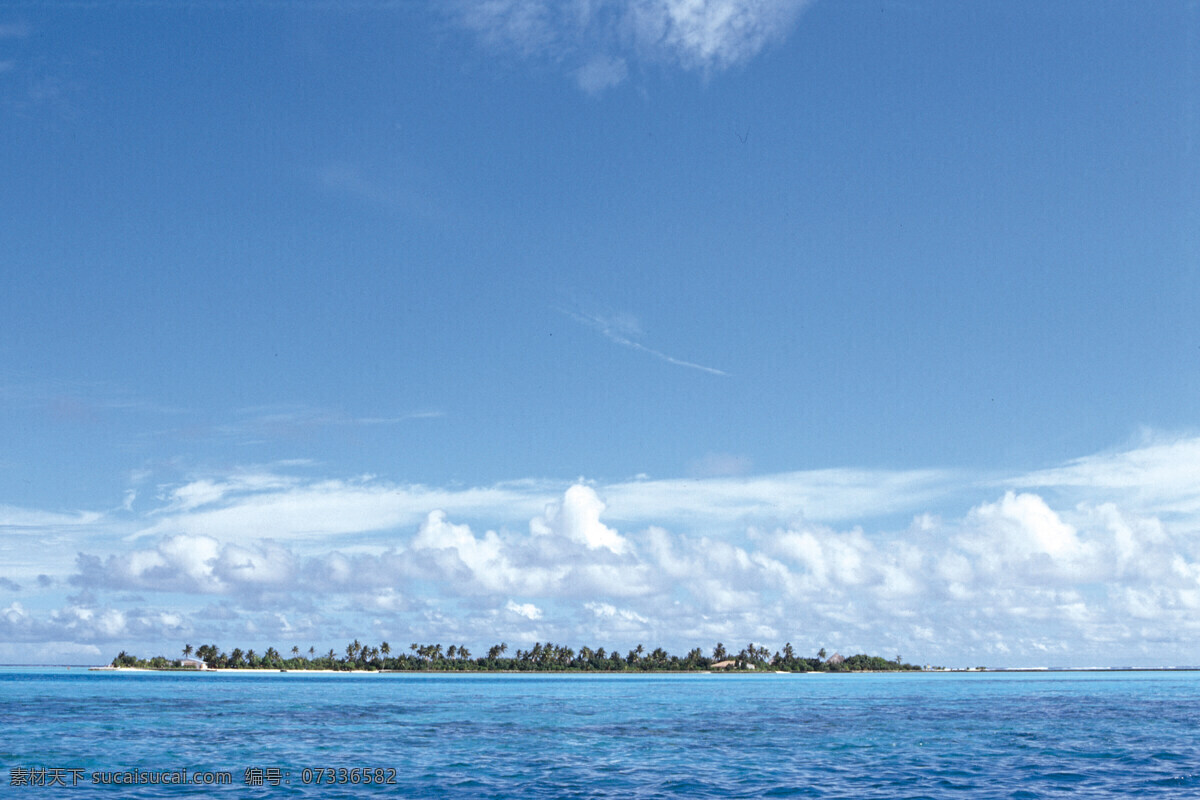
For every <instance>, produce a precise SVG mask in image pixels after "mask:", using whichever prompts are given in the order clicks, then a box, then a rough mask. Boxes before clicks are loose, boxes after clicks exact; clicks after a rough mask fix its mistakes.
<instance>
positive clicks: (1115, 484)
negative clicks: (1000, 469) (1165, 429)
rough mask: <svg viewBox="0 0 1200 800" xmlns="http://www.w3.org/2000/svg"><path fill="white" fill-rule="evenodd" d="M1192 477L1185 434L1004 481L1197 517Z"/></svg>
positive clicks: (1197, 488) (1197, 489)
mask: <svg viewBox="0 0 1200 800" xmlns="http://www.w3.org/2000/svg"><path fill="white" fill-rule="evenodd" d="M1197 475H1200V437H1194V436H1185V437H1176V438H1170V439H1162V440H1158V441H1153V440H1151V441H1148V442H1146V443H1144V444H1142V445H1140V446H1138V447H1134V448H1132V449H1128V450H1120V451H1113V452H1108V453H1097V454H1094V455H1090V456H1085V457H1084V458H1078V459H1075V460H1073V461H1070V462H1068V463H1067V464H1065V465H1063V466H1060V467H1054V468H1051V469H1045V470H1039V471H1036V472H1031V473H1027V474H1025V475H1020V476H1017V477H1015V478H1011V479H1009V480H1007V481H1006V483H1007V484H1008V485H1010V486H1013V487H1017V488H1019V487H1029V488H1052V489H1060V490H1066V491H1068V492H1073V493H1075V494H1077V495H1081V496H1085V497H1086V498H1088V499H1094V498H1096V497H1097V496H1099V497H1100V498H1102V499H1103V500H1112V501H1120V502H1121V504H1122V505H1123V506H1127V507H1130V508H1133V509H1136V510H1138V511H1139V512H1143V513H1151V514H1170V515H1186V516H1188V517H1191V518H1192V519H1193V521H1200V481H1198V480H1197V479H1196V476H1197Z"/></svg>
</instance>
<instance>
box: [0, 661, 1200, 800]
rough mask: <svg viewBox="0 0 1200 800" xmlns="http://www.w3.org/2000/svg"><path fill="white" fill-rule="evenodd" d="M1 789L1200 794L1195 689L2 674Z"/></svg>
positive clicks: (1113, 680) (1044, 680)
mask: <svg viewBox="0 0 1200 800" xmlns="http://www.w3.org/2000/svg"><path fill="white" fill-rule="evenodd" d="M0 768H2V769H3V771H4V772H3V775H2V776H0V796H3V797H30V798H34V797H58V796H61V797H71V798H81V799H82V798H86V797H94V796H104V797H144V798H160V797H184V796H201V797H204V796H211V797H239V798H241V797H246V798H257V797H263V798H285V797H312V798H338V797H364V796H376V795H385V796H390V797H404V798H477V797H478V798H560V797H562V798H593V797H594V798H601V797H604V798H608V797H613V798H616V797H620V798H743V797H745V798H749V797H753V798H759V797H800V798H1014V799H1015V798H1056V797H1071V798H1110V797H1111V798H1117V797H1162V798H1180V797H1200V673H1195V672H1119V673H1008V674H1005V673H979V674H960V673H952V674H928V673H921V674H874V675H864V674H859V675H826V674H806V675H775V674H770V675H577V674H575V675H487V674H484V675H479V674H477V675H446V674H421V675H413V674H385V675H329V674H303V673H295V672H289V673H286V674H284V673H278V672H273V673H253V674H178V673H169V672H162V673H160V672H88V671H86V670H83V669H80V668H73V669H65V668H0ZM176 780H187V781H194V782H197V783H193V784H192V785H186V786H185V785H179V784H176V783H169V782H168V783H163V781H176ZM151 781H155V782H154V783H151ZM224 781H228V782H227V783H225V782H224ZM50 784H53V785H50Z"/></svg>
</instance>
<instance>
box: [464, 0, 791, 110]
mask: <svg viewBox="0 0 1200 800" xmlns="http://www.w3.org/2000/svg"><path fill="white" fill-rule="evenodd" d="M807 4H808V0H568V1H567V2H561V0H459V2H458V3H457V4H456V5H455V9H456V10H457V14H458V19H459V21H460V22H461V23H462V24H463V25H465V26H466V27H467V28H469V29H470V30H473V31H475V32H476V33H477V34H478V35H479V37H480V38H481V40H482V41H483V42H484V43H485V44H487V45H488V46H490V47H492V48H495V49H499V50H505V51H511V52H514V53H516V54H517V55H519V56H521V57H523V58H542V59H547V60H549V61H551V62H553V63H560V64H581V65H582V66H578V67H576V68H575V69H574V72H575V74H576V78H577V80H578V81H579V84H580V86H581V87H582V88H584V89H585V90H588V91H596V90H598V89H602V88H607V87H608V86H612V85H615V84H616V83H619V82H620V81H621V80H623V79H624V77H625V74H626V72H627V70H628V66H627V63H628V62H637V63H646V64H666V65H670V66H674V67H678V68H682V69H685V70H692V71H697V72H701V73H705V74H707V73H712V72H716V71H719V70H723V69H727V68H729V67H731V66H734V65H736V64H740V63H743V62H745V61H747V60H749V59H751V58H753V57H754V56H756V55H758V53H760V52H761V51H762V50H763V48H765V47H766V46H767V45H769V44H771V43H773V42H778V41H780V40H782V39H783V38H785V37H786V36H787V35H788V33H790V32H791V30H792V28H793V26H794V24H795V22H796V19H797V17H798V16H799V14H800V12H801V11H802V10H803V8H804V7H805V6H806V5H807Z"/></svg>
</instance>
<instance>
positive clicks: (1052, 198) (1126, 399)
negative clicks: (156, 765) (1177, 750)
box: [0, 0, 1200, 665]
mask: <svg viewBox="0 0 1200 800" xmlns="http://www.w3.org/2000/svg"><path fill="white" fill-rule="evenodd" d="M1198 87H1200V15H1198V13H1197V10H1196V8H1195V6H1194V5H1189V4H1186V3H1165V4H1156V5H1154V6H1153V7H1147V6H1145V5H1144V4H1135V3H1106V4H1100V5H1096V4H1093V3H1083V2H1077V3H1076V2H1066V3H1058V4H1054V6H1053V7H1052V8H1045V7H1043V4H1037V3H1024V2H1015V3H1014V2H1006V3H972V4H966V5H958V4H946V3H897V2H875V3H865V2H863V3H859V2H831V1H826V2H821V1H820V0H817V1H816V2H798V1H797V0H593V2H583V1H582V0H580V2H562V3H550V2H546V1H545V0H495V1H494V2H483V0H457V1H456V2H447V3H425V2H420V1H419V0H413V1H412V2H400V3H391V2H382V1H381V2H347V3H325V2H305V0H299V1H298V2H295V3H288V4H278V3H271V2H248V3H244V4H229V3H222V2H215V1H213V2H208V1H207V0H196V1H195V2H186V1H184V2H166V0H163V1H162V2H139V3H121V2H75V3H51V2H16V3H12V2H10V3H7V4H4V5H0V185H3V186H4V187H5V190H4V191H3V192H0V276H2V277H0V281H2V282H0V289H2V291H0V409H2V411H3V413H2V414H0V642H3V644H0V661H20V660H27V659H29V658H33V659H34V660H51V661H67V662H72V663H87V662H95V661H107V660H108V659H109V658H111V656H112V654H113V653H114V652H115V651H116V650H119V649H141V650H143V651H145V652H151V651H163V652H173V651H175V650H177V649H178V648H179V647H180V646H181V645H182V643H183V642H184V641H188V642H192V643H193V644H195V643H196V642H198V641H215V642H217V643H218V644H220V645H222V646H224V647H233V646H242V647H246V646H256V647H263V646H266V645H274V646H276V647H286V648H287V649H290V646H291V644H293V643H295V644H300V645H303V649H307V646H308V645H309V644H312V645H316V646H317V647H318V649H325V648H327V647H330V646H339V645H340V643H343V642H344V641H348V640H349V639H352V638H355V637H358V638H360V639H382V638H387V639H391V640H393V641H401V640H402V641H404V642H405V643H407V642H409V641H413V640H417V639H421V640H431V641H432V640H440V641H451V640H461V641H462V642H464V643H467V644H468V645H472V646H474V647H476V648H478V647H479V646H480V645H486V644H489V643H491V642H492V641H499V640H506V641H508V642H510V643H523V642H532V641H535V640H541V641H545V640H547V639H551V640H554V641H563V642H567V643H571V644H575V645H579V644H583V643H590V644H593V645H595V644H603V645H605V646H608V647H611V646H613V645H617V646H620V647H622V648H624V647H629V646H632V645H633V644H636V643H638V642H644V643H646V644H648V645H653V646H657V645H663V646H666V647H668V648H669V649H687V648H690V647H692V646H695V645H701V646H703V647H705V648H706V649H708V648H710V647H711V646H712V645H713V644H715V642H716V641H718V640H720V641H724V642H725V643H726V644H727V645H728V644H729V643H730V642H736V643H737V644H738V645H739V646H740V645H742V644H744V643H745V642H744V641H743V640H745V641H749V640H754V641H766V642H768V643H769V645H770V646H781V645H782V644H783V643H784V642H785V641H792V642H793V643H794V644H796V645H797V646H798V647H800V648H802V649H803V648H809V649H811V650H813V651H815V650H816V649H817V648H819V647H821V646H825V647H828V648H830V649H835V648H836V649H839V650H841V651H842V652H846V651H848V650H867V651H870V652H882V653H886V654H888V655H891V654H893V653H894V652H896V651H899V652H902V653H903V654H905V656H906V657H908V656H909V655H911V657H912V658H914V659H918V660H922V661H930V662H935V663H947V664H960V663H961V664H972V665H973V664H976V663H986V664H993V665H1002V664H1029V663H1053V664H1058V663H1063V664H1077V665H1078V664H1083V663H1145V664H1149V663H1163V662H1169V663H1200V646H1197V645H1196V642H1197V641H1200V638H1197V636H1196V634H1197V633H1200V629H1198V625H1200V623H1197V621H1196V620H1198V619H1200V614H1198V613H1197V612H1200V543H1198V541H1197V536H1198V535H1200V485H1198V484H1197V481H1196V479H1195V476H1196V475H1200V434H1198V433H1197V431H1198V429H1200V418H1198V414H1197V397H1198V394H1200V321H1198V320H1200V315H1198V314H1197V313H1196V305H1197V303H1196V298H1197V293H1198V292H1200V270H1198V267H1197V264H1198V260H1197V259H1198V257H1200V236H1198V234H1197V231H1200V188H1198V187H1200V141H1198V132H1200V102H1198V101H1200V88H1198ZM293 640H295V641H294V642H293Z"/></svg>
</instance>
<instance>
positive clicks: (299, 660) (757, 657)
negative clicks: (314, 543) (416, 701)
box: [112, 639, 920, 672]
mask: <svg viewBox="0 0 1200 800" xmlns="http://www.w3.org/2000/svg"><path fill="white" fill-rule="evenodd" d="M182 652H183V657H182V658H177V659H168V658H166V657H164V656H154V657H153V658H149V659H141V658H138V657H137V656H134V655H130V654H129V653H127V652H125V651H124V650H122V651H121V652H120V653H119V654H118V655H117V657H116V658H114V659H113V660H112V666H113V667H136V668H141V669H196V668H200V665H201V664H203V667H204V668H207V669H278V670H312V669H319V670H336V671H347V672H348V671H352V670H359V671H368V672H431V671H433V672H705V671H709V670H714V669H715V670H731V671H751V670H776V671H781V672H885V671H886V672H894V671H903V670H918V669H920V667H918V666H916V665H913V664H906V663H904V661H903V660H901V658H900V656H896V657H895V659H893V660H888V659H885V658H882V657H881V656H870V655H866V654H859V655H853V656H847V657H843V656H840V655H838V654H837V653H835V654H833V655H832V656H829V657H828V658H827V657H826V652H825V649H824V648H821V650H820V652H818V653H817V655H816V656H815V657H802V656H799V655H797V654H796V651H795V650H794V649H793V648H792V645H791V643H790V642H789V643H788V644H786V645H784V646H783V648H782V649H780V650H776V651H775V653H774V654H772V653H771V651H770V649H769V648H767V647H762V646H758V645H755V644H754V643H753V642H751V643H750V644H748V645H747V646H746V647H744V648H742V649H741V650H739V651H738V652H736V653H734V652H731V651H728V650H726V648H725V645H724V644H722V643H720V642H718V643H717V645H716V647H714V648H713V650H712V654H711V655H708V656H706V655H704V653H703V651H702V650H701V649H700V648H699V647H696V648H693V649H692V650H690V651H689V652H688V653H687V655H684V656H678V655H672V654H671V653H668V652H667V651H666V650H664V649H663V648H661V647H657V648H655V649H654V650H652V651H649V652H647V651H646V648H645V646H644V645H641V644H639V645H638V646H637V647H635V648H633V649H632V650H629V651H628V652H627V653H625V654H624V655H622V654H621V652H620V650H618V649H617V648H613V649H612V650H609V651H606V650H605V649H604V648H603V647H600V648H596V649H593V648H591V647H581V648H579V649H578V650H575V649H573V648H571V647H566V646H563V645H557V644H553V643H551V642H546V643H545V644H543V643H541V642H538V643H536V644H534V645H533V647H531V648H529V649H527V650H521V649H517V650H514V651H513V652H512V654H511V655H509V649H508V644H507V643H505V642H501V643H500V644H496V645H493V646H492V647H490V648H489V649H488V651H487V654H486V655H481V656H474V655H473V654H472V653H471V651H470V650H469V649H467V647H466V646H465V645H453V644H452V645H450V646H448V647H443V646H442V645H440V644H419V643H417V642H413V643H412V644H411V645H409V647H408V651H407V652H400V653H396V652H394V651H393V650H392V647H391V645H389V644H388V643H387V642H381V643H380V644H379V645H378V646H373V645H365V644H363V643H361V642H359V641H358V640H357V639H355V640H354V641H353V642H351V643H350V644H348V645H346V650H345V653H344V654H339V653H336V652H335V651H333V650H330V651H329V652H328V653H324V654H320V655H318V654H317V652H316V648H313V647H310V648H308V652H307V653H304V652H301V650H300V648H299V646H294V647H292V649H291V657H290V658H287V657H284V655H283V654H281V653H280V652H279V651H278V650H276V649H275V648H274V647H268V648H267V649H266V650H264V651H262V653H258V652H256V651H255V650H253V649H251V650H245V651H243V650H242V649H241V648H240V647H235V648H233V650H231V651H229V652H228V653H227V652H225V651H223V650H219V649H218V648H217V646H216V645H214V644H202V645H200V646H199V647H197V648H194V649H193V648H192V646H191V645H190V644H185V645H184V646H183V651H182Z"/></svg>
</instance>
